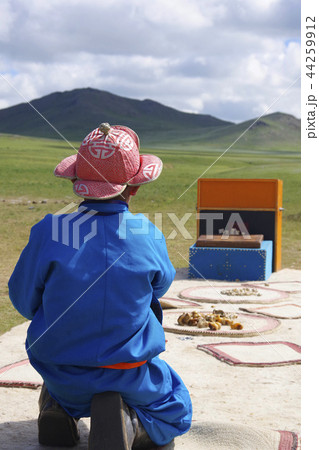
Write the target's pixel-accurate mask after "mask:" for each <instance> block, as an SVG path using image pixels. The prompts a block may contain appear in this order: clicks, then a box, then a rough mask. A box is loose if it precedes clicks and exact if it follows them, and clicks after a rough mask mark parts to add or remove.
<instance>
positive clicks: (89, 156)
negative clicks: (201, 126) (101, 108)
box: [54, 123, 163, 200]
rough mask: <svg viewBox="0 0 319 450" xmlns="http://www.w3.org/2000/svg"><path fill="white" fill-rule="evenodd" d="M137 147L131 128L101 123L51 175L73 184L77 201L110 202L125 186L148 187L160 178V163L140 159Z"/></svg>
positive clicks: (155, 159) (152, 157)
mask: <svg viewBox="0 0 319 450" xmlns="http://www.w3.org/2000/svg"><path fill="white" fill-rule="evenodd" d="M139 146H140V144H139V138H138V136H137V134H136V133H135V132H134V131H133V130H131V129H130V128H128V127H125V126H122V125H112V126H111V125H109V124H108V123H101V125H100V126H99V127H98V128H95V129H94V130H93V131H91V133H89V134H88V135H87V136H86V137H85V139H84V140H83V142H82V144H81V146H80V149H79V151H78V153H77V154H76V155H72V156H69V157H67V158H65V159H64V160H63V161H61V162H60V163H59V164H58V165H57V166H56V168H55V170H54V174H55V176H57V177H62V178H68V179H70V180H72V181H73V190H74V192H75V194H77V195H79V196H80V197H84V198H88V199H97V200H102V199H108V198H113V197H116V196H117V195H120V194H121V193H122V192H123V191H124V189H125V188H126V186H140V185H141V184H146V183H150V182H152V181H154V180H156V179H157V178H158V177H159V175H160V174H161V171H162V167H163V164H162V161H161V160H160V159H159V158H158V157H157V156H155V155H140V153H139Z"/></svg>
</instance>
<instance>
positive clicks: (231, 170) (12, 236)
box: [0, 135, 300, 334]
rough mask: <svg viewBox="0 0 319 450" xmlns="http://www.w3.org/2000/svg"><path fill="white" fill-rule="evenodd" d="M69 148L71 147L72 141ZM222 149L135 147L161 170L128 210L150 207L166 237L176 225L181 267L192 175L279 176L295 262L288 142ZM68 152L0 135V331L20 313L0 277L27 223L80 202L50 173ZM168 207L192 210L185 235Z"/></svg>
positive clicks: (23, 239)
mask: <svg viewBox="0 0 319 450" xmlns="http://www.w3.org/2000/svg"><path fill="white" fill-rule="evenodd" d="M73 144H74V143H73ZM74 147H75V148H76V149H77V148H78V143H76V144H74ZM224 150H225V148H221V149H219V150H216V149H214V150H213V151H212V150H210V149H209V147H204V148H203V147H200V146H196V143H194V145H193V147H189V146H188V147H187V148H184V149H183V148H180V149H178V148H176V147H174V149H173V150H172V149H169V148H165V149H164V148H163V149H158V148H157V149H156V150H152V149H147V148H142V150H141V153H155V154H156V155H158V156H159V157H160V158H162V160H163V162H164V170H163V173H162V175H161V177H160V178H159V179H158V181H156V182H155V183H152V184H149V185H147V186H142V187H141V189H140V191H139V193H138V195H137V196H136V198H134V199H133V201H132V205H131V210H132V211H133V212H143V213H149V218H150V220H152V221H154V220H158V218H159V216H158V215H156V213H162V230H163V233H164V235H165V236H166V237H167V238H168V237H169V236H170V234H171V232H172V231H173V230H175V231H176V232H177V235H176V237H175V239H167V246H168V251H169V254H170V257H171V260H172V262H173V264H174V265H175V267H185V266H187V263H186V261H185V259H186V260H188V248H189V246H190V245H191V244H193V243H194V241H195V239H196V219H195V210H196V192H197V184H196V182H195V181H196V179H197V178H198V177H201V176H203V177H205V178H280V179H282V180H283V182H284V208H285V211H284V214H283V267H290V268H294V269H299V268H300V155H299V154H298V153H296V151H295V149H294V151H291V152H289V151H275V150H273V149H272V150H271V151H270V152H266V151H257V150H250V149H247V150H233V149H230V150H229V151H228V152H227V153H226V154H225V155H224V156H223V157H222V158H220V159H219V160H218V161H217V162H216V163H215V164H213V163H214V161H215V160H216V159H217V158H218V157H219V156H220V155H221V153H223V151H224ZM73 153H75V151H74V149H73V148H71V147H70V146H69V145H68V144H67V143H66V142H64V141H58V140H49V139H35V138H27V137H19V136H10V135H0V155H1V168H0V183H1V194H0V201H1V215H2V220H1V222H0V230H1V241H0V248H1V255H2V257H1V260H0V283H1V284H0V334H1V333H3V332H5V331H7V330H8V329H10V328H11V327H12V326H13V325H16V324H18V323H20V322H22V321H23V320H24V319H23V318H21V317H20V316H19V314H18V313H17V312H16V311H15V310H14V308H13V307H12V306H11V303H10V301H9V299H8V290H7V281H8V279H9V277H10V274H11V272H12V270H13V268H14V266H15V263H16V261H17V259H18V257H19V254H20V253H21V250H22V249H23V247H24V246H25V245H26V243H27V240H28V236H29V231H30V227H31V226H32V225H34V224H35V223H36V222H38V221H39V220H40V219H41V218H42V217H43V216H44V215H45V214H47V213H55V212H58V211H59V210H60V209H62V208H63V207H65V206H66V205H68V204H69V203H71V202H75V203H80V202H81V199H80V198H79V197H77V196H75V195H74V194H73V191H72V185H71V183H70V182H69V181H67V180H62V179H57V178H55V177H54V176H53V170H54V167H55V166H56V164H58V163H59V162H60V160H61V159H62V158H64V157H66V156H69V155H71V154H73ZM212 164H213V165H212ZM211 165H212V166H211ZM210 166H211V168H210V169H209V170H208V171H207V172H205V174H204V175H202V174H203V172H204V171H205V170H206V169H207V168H208V167H210ZM193 182H195V183H194V184H193V185H192V187H191V188H189V186H190V185H191V184H192V183H193ZM185 191H186V192H185ZM184 192H185V193H184ZM183 193H184V195H182V194H183ZM181 195H182V196H181ZM180 196H181V197H180ZM179 197H180V199H178V198H179ZM168 213H175V214H176V216H177V217H178V218H179V219H181V218H182V217H183V215H184V214H185V213H191V214H192V215H191V216H190V218H189V220H188V221H187V223H186V228H187V230H188V232H189V234H190V236H189V237H190V238H189V239H185V238H184V237H183V236H182V235H181V233H180V232H179V231H178V229H177V228H176V227H175V226H174V224H173V223H172V221H171V219H170V218H169V216H168ZM157 224H160V222H157ZM179 253H180V254H181V255H182V256H180V255H179ZM184 258H185V259H184Z"/></svg>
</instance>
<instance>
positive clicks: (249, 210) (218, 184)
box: [197, 178, 283, 272]
mask: <svg viewBox="0 0 319 450" xmlns="http://www.w3.org/2000/svg"><path fill="white" fill-rule="evenodd" d="M282 188H283V183H282V180H276V179H230V178H199V179H198V183H197V213H198V214H197V237H199V236H200V235H202V234H218V229H221V228H226V225H227V223H228V221H229V220H230V218H231V215H232V214H233V213H235V214H239V215H240V218H241V219H242V221H243V223H244V224H245V227H246V228H247V230H248V232H249V234H263V235H264V240H271V241H273V249H274V252H273V264H272V266H273V271H274V272H275V271H277V270H280V269H281V229H282V210H283V208H282ZM209 213H210V214H211V217H212V218H213V221H214V224H213V229H212V227H210V230H209V231H210V232H209V233H208V230H207V226H208V222H209V216H210V214H209ZM212 213H215V214H212ZM207 217H208V219H207ZM237 217H238V216H237ZM212 231H213V233H212Z"/></svg>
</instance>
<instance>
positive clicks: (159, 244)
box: [152, 236, 176, 299]
mask: <svg viewBox="0 0 319 450" xmlns="http://www.w3.org/2000/svg"><path fill="white" fill-rule="evenodd" d="M156 253H157V258H158V262H159V264H160V267H161V269H160V270H158V271H157V272H156V274H155V276H154V278H153V281H152V286H153V292H154V295H155V296H156V298H158V299H159V298H161V297H163V295H164V294H165V293H166V292H167V291H168V289H169V287H170V285H171V284H172V282H173V280H174V277H175V274H176V270H175V269H174V267H173V265H172V263H171V261H170V259H169V256H168V253H167V247H166V242H165V238H164V236H162V239H157V240H156Z"/></svg>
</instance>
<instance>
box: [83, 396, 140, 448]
mask: <svg viewBox="0 0 319 450" xmlns="http://www.w3.org/2000/svg"><path fill="white" fill-rule="evenodd" d="M89 450H131V447H130V446H129V443H128V440H127V432H126V427H125V418H124V404H123V400H122V397H121V395H120V394H119V393H118V392H103V393H101V394H96V395H94V396H93V399H92V403H91V430H90V437H89Z"/></svg>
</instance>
